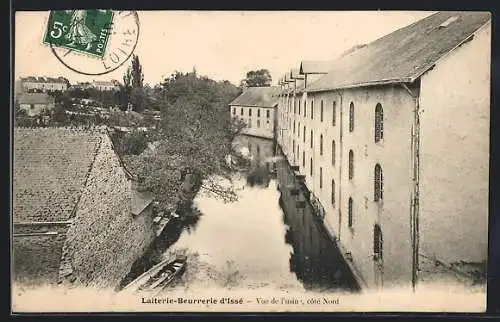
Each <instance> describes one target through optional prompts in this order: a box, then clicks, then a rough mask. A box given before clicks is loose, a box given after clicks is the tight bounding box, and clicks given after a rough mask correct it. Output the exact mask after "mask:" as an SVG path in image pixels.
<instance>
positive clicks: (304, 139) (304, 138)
mask: <svg viewBox="0 0 500 322" xmlns="http://www.w3.org/2000/svg"><path fill="white" fill-rule="evenodd" d="M303 134H304V137H303V138H302V140H303V141H304V142H306V126H305V125H304V133H303Z"/></svg>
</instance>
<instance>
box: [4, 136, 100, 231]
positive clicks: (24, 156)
mask: <svg viewBox="0 0 500 322" xmlns="http://www.w3.org/2000/svg"><path fill="white" fill-rule="evenodd" d="M101 135H102V134H100V133H93V132H90V131H83V130H75V129H67V128H33V129H29V128H16V129H15V131H14V155H13V222H14V223H19V222H43V221H67V220H68V219H69V218H70V217H71V215H72V211H73V209H74V208H75V205H76V203H77V202H78V199H79V197H80V195H81V193H82V191H83V190H84V188H85V181H86V177H87V174H88V173H89V171H90V169H91V166H92V163H93V160H94V157H95V154H96V152H97V151H98V147H99V145H100V141H101Z"/></svg>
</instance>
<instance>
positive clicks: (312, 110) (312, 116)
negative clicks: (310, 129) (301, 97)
mask: <svg viewBox="0 0 500 322" xmlns="http://www.w3.org/2000/svg"><path fill="white" fill-rule="evenodd" d="M312 119H314V101H313V100H311V120H312Z"/></svg>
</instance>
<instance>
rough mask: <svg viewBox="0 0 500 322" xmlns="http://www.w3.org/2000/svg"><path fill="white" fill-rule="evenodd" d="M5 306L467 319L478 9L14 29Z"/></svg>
mask: <svg viewBox="0 0 500 322" xmlns="http://www.w3.org/2000/svg"><path fill="white" fill-rule="evenodd" d="M14 23H15V34H14V39H15V57H14V68H15V75H14V77H15V88H14V89H13V97H12V111H13V114H14V119H15V122H14V124H13V129H12V133H13V139H12V142H13V153H14V155H13V170H12V189H13V193H12V207H11V209H12V212H11V226H12V236H11V251H12V261H11V269H12V274H11V275H12V281H11V285H12V293H11V296H12V312H16V313H22V312H153V311H154V312H187V311H190V312H484V311H485V309H486V288H487V285H486V281H487V278H486V276H487V270H486V267H487V261H488V211H489V210H488V198H489V195H488V194H489V135H490V133H489V129H490V78H491V77H490V62H491V58H490V49H491V14H490V13H489V12H477V11H476V12H472V11H471V12H467V11H460V12H458V11H454V12H427V11H303V12H301V11H167V10H163V11H161V10H160V11H117V10H111V9H107V8H103V9H100V10H97V9H92V10H85V9H78V10H61V11H46V12H43V11H37V12H34V11H33V12H31V11H21V12H16V14H15V21H14Z"/></svg>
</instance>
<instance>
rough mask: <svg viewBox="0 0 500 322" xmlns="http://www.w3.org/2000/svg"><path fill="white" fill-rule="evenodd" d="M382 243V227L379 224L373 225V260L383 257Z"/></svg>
mask: <svg viewBox="0 0 500 322" xmlns="http://www.w3.org/2000/svg"><path fill="white" fill-rule="evenodd" d="M383 244H384V239H383V238H382V229H381V228H380V225H379V224H375V226H374V227H373V257H374V259H375V260H382V259H383Z"/></svg>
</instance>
